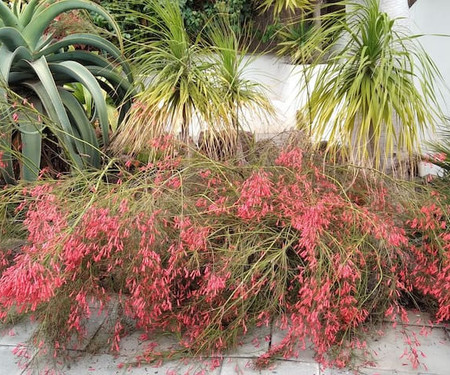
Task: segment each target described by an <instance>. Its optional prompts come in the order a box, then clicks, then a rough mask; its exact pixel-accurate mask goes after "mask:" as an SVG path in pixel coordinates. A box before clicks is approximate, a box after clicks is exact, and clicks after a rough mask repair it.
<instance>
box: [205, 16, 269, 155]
mask: <svg viewBox="0 0 450 375" xmlns="http://www.w3.org/2000/svg"><path fill="white" fill-rule="evenodd" d="M207 34H208V40H209V41H210V43H211V52H212V66H213V75H212V77H213V79H214V85H215V87H217V89H218V92H219V94H220V97H221V98H222V103H223V105H225V106H226V108H227V113H228V116H227V119H226V120H225V124H226V125H227V129H226V131H225V132H223V133H228V135H229V138H230V140H231V141H232V142H231V144H234V145H235V146H236V147H237V148H240V146H241V145H240V138H239V131H240V130H241V127H242V125H243V122H244V121H245V120H246V119H245V116H246V114H248V113H257V112H258V113H259V115H260V117H265V116H269V115H271V114H273V112H274V111H273V107H272V105H271V103H270V101H269V99H268V98H267V95H266V94H265V92H264V87H263V86H262V85H261V84H259V83H257V82H255V81H253V80H250V79H247V78H246V77H245V73H246V71H247V69H248V68H249V65H250V64H251V62H252V59H251V57H250V56H249V55H248V54H247V52H248V48H247V47H246V46H244V45H242V44H241V43H240V38H239V36H238V35H237V34H236V33H235V32H234V31H233V28H232V27H231V25H230V23H229V21H228V19H227V17H226V15H224V16H223V17H221V18H218V19H215V20H214V21H213V22H212V23H211V24H210V25H209V28H208V33H207ZM242 39H244V40H245V39H246V38H242ZM228 125H231V128H230V127H229V126H228ZM233 139H234V141H233ZM231 151H234V152H236V151H237V149H235V150H231Z"/></svg>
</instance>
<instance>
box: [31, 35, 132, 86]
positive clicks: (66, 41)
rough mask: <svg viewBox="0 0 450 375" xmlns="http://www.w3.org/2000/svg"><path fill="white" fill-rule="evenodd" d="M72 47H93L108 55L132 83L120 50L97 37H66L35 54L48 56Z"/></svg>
mask: <svg viewBox="0 0 450 375" xmlns="http://www.w3.org/2000/svg"><path fill="white" fill-rule="evenodd" d="M74 45H84V46H88V47H94V48H97V49H99V50H101V51H104V52H106V53H108V54H109V55H110V56H111V57H112V58H113V59H114V60H115V61H117V62H118V63H120V66H121V67H122V69H123V71H124V73H125V74H126V75H127V78H128V80H129V81H130V82H133V76H132V73H131V69H130V66H129V65H128V64H127V63H126V62H125V61H124V60H123V56H122V53H121V52H120V50H119V49H118V48H117V47H116V46H115V45H114V44H112V43H111V42H109V41H107V40H105V39H104V38H102V37H100V36H98V35H91V34H82V33H80V34H71V35H68V36H66V37H65V38H63V39H61V40H60V41H58V42H56V43H54V44H52V45H50V46H49V47H47V48H45V49H43V50H42V51H40V52H38V53H37V54H36V57H41V56H49V55H52V54H54V53H56V52H58V51H60V50H61V49H65V48H68V47H70V46H74Z"/></svg>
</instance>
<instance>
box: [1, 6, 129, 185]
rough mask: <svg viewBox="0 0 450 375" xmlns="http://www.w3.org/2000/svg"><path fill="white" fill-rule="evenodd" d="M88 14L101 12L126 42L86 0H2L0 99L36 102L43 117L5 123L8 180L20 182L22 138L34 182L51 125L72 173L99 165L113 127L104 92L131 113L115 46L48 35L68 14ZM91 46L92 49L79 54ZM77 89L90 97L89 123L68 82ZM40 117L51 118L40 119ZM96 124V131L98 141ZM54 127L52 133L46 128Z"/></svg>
mask: <svg viewBox="0 0 450 375" xmlns="http://www.w3.org/2000/svg"><path fill="white" fill-rule="evenodd" d="M75 9H84V10H87V11H90V12H94V13H97V14H99V15H100V16H101V17H103V18H105V19H106V20H107V21H108V22H109V23H110V24H111V26H112V27H113V28H114V30H115V32H116V35H117V37H118V42H119V45H120V46H121V47H122V41H121V37H120V32H119V29H118V27H117V24H116V23H115V21H114V20H113V19H112V17H111V16H110V15H109V14H108V13H107V12H106V11H105V10H104V9H103V8H101V7H100V6H98V5H97V4H95V3H93V2H91V1H87V0H60V1H52V0H30V1H29V2H24V1H20V0H16V1H13V2H12V3H10V4H9V6H8V5H6V3H5V2H0V79H1V82H2V88H1V89H0V90H1V92H0V94H1V95H2V97H6V96H7V95H8V92H10V91H12V92H14V93H15V94H18V95H20V96H22V97H25V99H26V100H27V101H28V102H30V103H33V104H34V106H35V108H36V109H38V110H40V111H41V112H42V114H43V116H42V117H41V116H35V119H31V120H30V116H25V115H21V114H20V113H19V114H16V117H15V121H12V122H11V121H10V122H5V121H3V122H2V124H0V133H1V134H2V138H1V144H0V147H1V149H0V151H2V154H1V155H2V160H1V163H0V166H3V168H2V174H3V178H4V179H5V180H6V181H7V182H13V181H14V179H15V175H14V171H13V157H12V154H11V152H10V150H11V148H12V146H11V143H12V139H13V137H14V136H15V134H17V133H18V134H20V138H21V148H22V157H23V159H24V160H23V163H22V170H21V175H22V177H23V178H24V179H27V180H32V179H35V178H36V177H37V175H38V173H39V169H40V164H41V149H40V145H41V142H42V140H43V136H44V134H45V132H47V131H48V130H47V129H46V126H50V125H51V132H52V133H53V134H54V136H56V138H57V139H58V143H59V146H60V147H61V148H62V149H63V150H65V152H66V155H67V157H69V159H70V160H71V162H72V163H73V166H74V167H75V168H85V167H88V166H93V167H98V166H99V165H100V151H99V147H101V146H106V145H107V144H108V143H109V130H110V124H109V121H108V110H107V106H106V102H105V97H104V92H106V93H107V94H108V95H109V96H110V97H111V99H112V100H113V101H114V102H115V104H116V105H118V106H121V110H120V115H119V120H122V119H123V117H124V115H125V113H126V111H127V110H128V109H129V103H128V102H127V94H128V93H129V91H130V89H131V83H132V75H131V71H130V68H129V66H128V64H127V63H126V62H125V61H124V59H123V57H122V53H121V51H120V50H119V49H118V48H117V47H116V46H115V45H113V44H112V43H111V42H109V41H107V40H105V39H104V38H101V37H100V36H98V35H93V34H84V33H79V34H72V35H69V36H66V37H65V38H63V39H61V40H55V39H54V38H53V36H52V35H47V33H46V30H48V27H49V25H50V24H51V23H52V22H53V21H54V19H55V18H56V17H58V16H59V15H61V14H62V13H64V12H68V11H71V10H75ZM79 46H86V47H89V51H86V50H79ZM72 83H79V84H81V85H83V86H84V87H85V88H86V89H87V90H88V91H89V93H90V94H91V96H92V100H93V102H94V107H95V113H94V115H93V116H92V118H89V117H88V116H87V114H86V112H85V110H84V108H83V107H82V105H81V104H80V103H79V102H78V101H77V100H76V97H75V96H74V95H73V92H72V90H71V89H70V88H69V86H67V85H68V84H72ZM0 109H1V111H2V114H3V115H2V118H3V119H5V118H8V117H9V118H11V109H10V108H9V107H8V106H7V105H5V103H4V104H3V105H2V106H1V108H0ZM42 119H47V121H43V120H42ZM94 125H98V132H99V133H100V139H99V140H98V139H97V135H96V131H95V127H94ZM49 129H50V128H49Z"/></svg>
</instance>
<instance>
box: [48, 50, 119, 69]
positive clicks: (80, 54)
mask: <svg viewBox="0 0 450 375" xmlns="http://www.w3.org/2000/svg"><path fill="white" fill-rule="evenodd" d="M46 59H47V61H48V62H49V63H53V62H62V61H76V62H78V63H80V64H82V65H85V66H86V65H95V66H98V67H101V68H103V69H108V70H114V68H115V67H114V65H113V64H111V63H110V62H109V61H108V60H107V59H105V58H104V57H101V56H99V55H97V54H95V53H92V52H86V51H67V52H61V53H55V54H53V55H50V56H46Z"/></svg>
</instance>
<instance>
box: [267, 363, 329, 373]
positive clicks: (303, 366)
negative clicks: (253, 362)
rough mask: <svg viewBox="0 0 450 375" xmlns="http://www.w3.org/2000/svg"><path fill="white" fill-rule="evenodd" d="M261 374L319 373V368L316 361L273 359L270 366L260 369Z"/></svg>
mask: <svg viewBox="0 0 450 375" xmlns="http://www.w3.org/2000/svg"><path fill="white" fill-rule="evenodd" d="M261 375H320V369H319V365H318V364H317V363H308V362H299V361H275V362H274V364H273V365H272V366H271V367H270V368H268V369H264V370H261Z"/></svg>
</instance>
